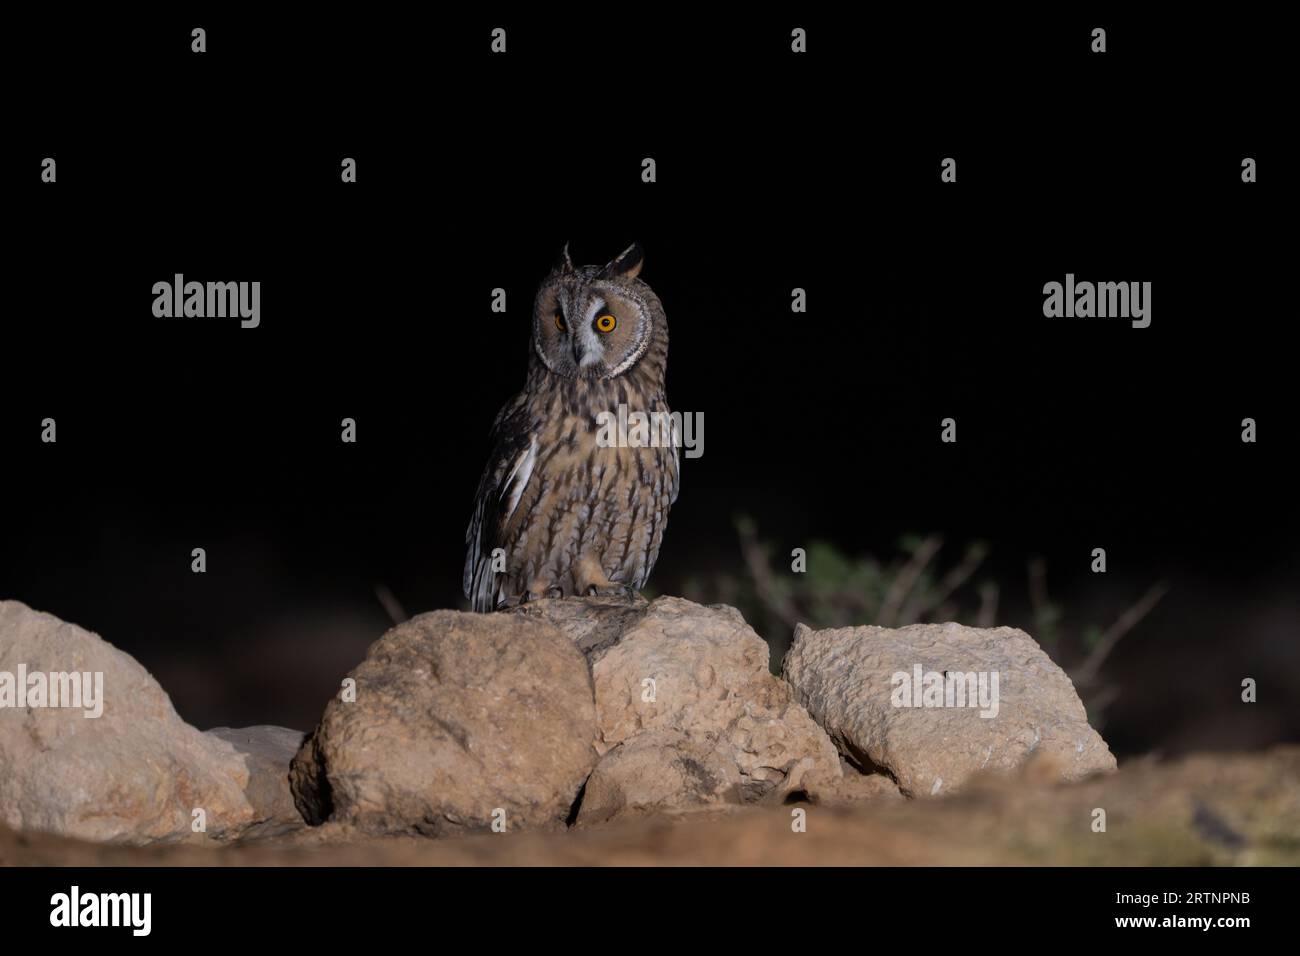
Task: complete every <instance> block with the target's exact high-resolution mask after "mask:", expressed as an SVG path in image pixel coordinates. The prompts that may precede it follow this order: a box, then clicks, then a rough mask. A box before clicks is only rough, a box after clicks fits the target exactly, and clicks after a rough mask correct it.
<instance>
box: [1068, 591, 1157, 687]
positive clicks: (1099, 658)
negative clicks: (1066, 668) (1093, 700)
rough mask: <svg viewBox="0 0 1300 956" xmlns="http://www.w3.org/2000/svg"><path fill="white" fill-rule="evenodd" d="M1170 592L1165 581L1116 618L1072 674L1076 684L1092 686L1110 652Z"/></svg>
mask: <svg viewBox="0 0 1300 956" xmlns="http://www.w3.org/2000/svg"><path fill="white" fill-rule="evenodd" d="M1168 591H1169V586H1168V585H1167V584H1166V583H1165V582H1164V581H1161V582H1160V583H1159V584H1156V585H1153V586H1152V587H1151V588H1150V589H1149V590H1148V591H1147V593H1146V594H1144V595H1142V597H1141V598H1140V599H1139V600H1138V601H1137V603H1135V604H1134V605H1132V606H1131V607H1130V608H1129V609H1128V610H1127V611H1125V612H1124V613H1123V614H1121V615H1120V616H1119V617H1118V618H1116V619H1115V623H1114V624H1112V625H1111V626H1110V627H1108V628H1107V629H1106V632H1105V633H1104V634H1102V636H1101V639H1100V640H1099V641H1097V644H1096V646H1095V647H1093V649H1092V651H1091V652H1089V654H1088V656H1087V657H1086V658H1085V659H1084V662H1083V664H1081V665H1080V666H1079V667H1077V668H1076V669H1075V670H1074V671H1073V672H1072V673H1071V674H1070V676H1071V677H1072V678H1073V679H1074V681H1075V683H1076V684H1090V683H1092V682H1093V681H1095V680H1096V679H1097V674H1098V672H1099V671H1100V670H1101V665H1102V664H1103V663H1105V661H1106V657H1107V656H1108V655H1109V654H1110V652H1111V651H1113V650H1114V649H1115V645H1116V644H1118V643H1119V642H1120V639H1121V638H1122V637H1124V635H1125V634H1127V633H1128V632H1129V631H1131V630H1133V628H1134V627H1136V626H1137V624H1138V622H1140V621H1141V620H1142V618H1144V617H1146V616H1147V615H1148V614H1150V613H1151V609H1152V608H1154V607H1155V606H1156V605H1157V604H1159V603H1160V599H1161V598H1162V597H1164V596H1165V594H1166V593H1167V592H1168Z"/></svg>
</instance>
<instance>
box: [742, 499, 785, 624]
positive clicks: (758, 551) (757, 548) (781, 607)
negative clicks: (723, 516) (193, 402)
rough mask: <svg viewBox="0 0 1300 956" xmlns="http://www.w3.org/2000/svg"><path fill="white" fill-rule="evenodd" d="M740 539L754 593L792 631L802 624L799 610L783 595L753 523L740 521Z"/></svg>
mask: <svg viewBox="0 0 1300 956" xmlns="http://www.w3.org/2000/svg"><path fill="white" fill-rule="evenodd" d="M736 531H737V534H738V536H739V538H740V554H741V557H743V558H744V559H745V567H746V568H747V569H748V570H749V576H750V577H751V578H752V579H753V581H754V592H755V593H756V594H757V595H758V599H759V600H760V601H762V602H763V605H764V607H766V608H767V609H768V610H769V611H771V612H772V613H773V614H775V615H776V616H777V617H778V618H780V620H781V621H782V623H784V624H785V625H786V626H787V627H789V628H790V629H791V630H793V629H794V627H795V625H797V624H799V623H800V617H801V615H800V614H799V609H798V608H797V607H795V605H794V602H792V601H791V600H790V599H789V598H788V597H787V596H786V595H784V594H782V593H781V589H780V587H779V586H778V585H777V583H776V577H775V575H773V573H772V566H771V565H770V564H768V561H767V552H765V551H764V550H763V545H762V544H761V543H760V542H759V540H758V533H757V531H756V530H755V528H754V524H753V522H752V521H740V522H737V526H736Z"/></svg>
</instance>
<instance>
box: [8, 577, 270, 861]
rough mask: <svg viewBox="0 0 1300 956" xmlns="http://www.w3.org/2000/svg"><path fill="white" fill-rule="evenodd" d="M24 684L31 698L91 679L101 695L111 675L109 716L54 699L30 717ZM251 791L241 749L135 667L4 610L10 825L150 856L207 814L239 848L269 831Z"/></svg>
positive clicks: (62, 626) (52, 622)
mask: <svg viewBox="0 0 1300 956" xmlns="http://www.w3.org/2000/svg"><path fill="white" fill-rule="evenodd" d="M22 673H25V674H26V675H28V676H27V680H26V681H25V682H21V683H25V684H26V688H25V689H26V691H27V692H28V693H29V694H30V692H31V691H33V690H35V689H37V688H38V687H39V685H40V684H51V685H53V684H55V683H59V684H60V685H61V682H60V681H49V680H48V677H47V675H49V674H51V673H57V674H69V675H71V674H77V675H80V674H83V673H84V674H90V675H92V676H91V678H90V684H89V687H90V689H91V691H92V694H93V693H94V690H95V687H96V684H97V682H98V680H99V678H97V677H96V676H95V675H102V706H103V710H102V714H100V716H98V717H88V716H86V708H85V707H84V706H82V707H76V708H69V707H62V706H60V707H53V706H48V705H49V704H50V703H52V700H51V698H50V697H48V696H47V697H45V698H44V699H43V704H42V705H40V706H32V704H33V700H32V699H31V698H30V697H28V699H27V700H26V701H24V703H26V704H27V705H28V706H18V704H19V700H18V698H17V692H18V684H19V683H20V681H19V680H18V678H19V677H20V676H21V674H22ZM32 675H41V676H40V677H39V678H34V677H33V676H32ZM33 681H35V683H33ZM64 689H67V688H63V687H62V686H61V692H62V690H64ZM81 703H82V704H83V705H84V704H85V703H86V701H85V700H84V699H83V700H82V701H81ZM93 709H95V708H92V711H93ZM247 784H248V770H247V769H246V766H245V763H244V761H243V759H241V758H240V756H239V755H238V754H237V753H236V752H235V750H234V748H233V747H231V745H230V744H228V743H226V742H224V741H222V740H219V739H217V738H214V737H209V736H207V735H205V734H203V733H201V732H199V731H198V730H197V729H195V728H194V727H191V726H190V725H189V724H187V723H185V722H184V721H183V720H181V718H180V717H179V716H178V715H177V713H176V710H175V708H173V707H172V703H171V700H170V698H168V696H167V694H166V693H165V692H164V691H163V689H162V688H161V687H159V686H158V683H157V681H155V680H154V679H153V678H152V677H151V676H150V675H149V672H148V671H146V670H145V669H144V668H143V667H141V666H140V664H139V663H138V662H137V661H136V660H135V659H134V658H132V657H131V656H130V655H128V654H124V653H123V652H122V651H119V650H118V649H116V648H115V647H113V646H112V645H111V644H108V643H107V642H105V641H104V640H102V639H101V638H100V637H99V636H98V635H96V634H92V633H90V632H89V631H85V630H82V629H81V628H80V627H77V626H76V625H75V624H67V623H64V622H63V621H61V620H59V619H58V618H56V617H54V616H52V615H49V614H43V613H41V612H39V611H33V610H32V609H31V608H29V607H27V606H26V605H24V604H20V603H19V602H17V601H0V822H3V823H5V824H7V825H8V826H10V827H12V828H14V829H16V830H28V831H33V830H35V831H45V832H51V833H58V834H62V835H65V836H73V837H80V838H82V839H86V840H98V841H111V842H120V843H132V844H142V843H147V842H150V841H155V840H177V839H188V838H193V837H194V832H193V829H192V822H193V821H194V819H195V814H194V811H195V810H200V809H201V810H203V811H204V813H203V817H204V818H205V821H206V833H207V836H209V837H216V838H224V837H231V836H235V835H238V834H239V833H240V832H241V831H242V830H244V829H245V828H247V827H248V826H251V825H253V824H255V823H257V822H258V820H259V817H258V813H257V810H256V809H255V808H254V807H253V806H252V805H251V804H250V803H249V801H248V800H247V799H246V797H245V793H244V788H245V787H246V786H247Z"/></svg>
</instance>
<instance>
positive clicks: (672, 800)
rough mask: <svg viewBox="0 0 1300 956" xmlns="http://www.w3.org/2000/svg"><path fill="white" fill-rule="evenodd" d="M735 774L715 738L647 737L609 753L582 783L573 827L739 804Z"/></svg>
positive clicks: (672, 733)
mask: <svg viewBox="0 0 1300 956" xmlns="http://www.w3.org/2000/svg"><path fill="white" fill-rule="evenodd" d="M740 792H741V778H740V769H739V768H738V767H737V766H736V761H735V760H734V759H733V758H732V756H731V754H730V753H729V747H728V746H727V744H726V743H725V742H723V741H719V740H718V739H717V738H713V739H709V738H701V737H694V736H691V735H690V734H683V733H679V732H678V731H672V730H667V731H665V730H658V731H649V732H647V733H643V734H636V735H635V736H633V737H631V738H629V739H628V740H625V741H623V743H621V744H619V745H618V746H617V747H615V748H614V749H613V750H610V751H609V752H608V753H607V754H605V756H604V757H602V758H601V760H600V763H598V764H597V765H596V769H595V770H593V771H592V774H591V776H590V777H589V778H588V780H587V786H586V789H585V790H584V791H583V795H582V808H581V809H580V810H579V812H578V819H577V822H578V824H579V825H586V824H590V823H603V822H604V821H606V820H610V819H613V818H614V817H621V816H633V815H640V814H645V813H651V812H660V813H672V812H677V811H682V810H694V809H699V808H706V807H713V806H716V805H720V804H739V803H740Z"/></svg>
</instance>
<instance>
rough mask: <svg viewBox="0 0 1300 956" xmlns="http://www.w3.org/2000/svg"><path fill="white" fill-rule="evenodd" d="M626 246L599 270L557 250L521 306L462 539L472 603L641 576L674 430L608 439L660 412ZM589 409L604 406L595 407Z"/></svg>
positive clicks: (658, 377) (493, 603)
mask: <svg viewBox="0 0 1300 956" xmlns="http://www.w3.org/2000/svg"><path fill="white" fill-rule="evenodd" d="M641 265H642V253H641V247H640V246H639V245H636V244H634V245H632V246H631V247H630V248H629V249H627V250H626V251H625V252H624V253H623V254H622V255H620V256H619V257H618V258H616V259H614V260H613V261H612V262H610V263H608V264H607V265H605V266H603V267H597V266H582V267H575V266H574V265H573V262H572V260H570V258H569V253H568V247H567V246H566V247H565V251H564V255H563V257H562V259H561V260H560V263H559V264H558V265H557V266H556V267H555V268H554V269H553V270H552V271H551V273H550V275H548V276H547V277H546V279H545V281H543V283H542V286H541V288H540V289H539V290H538V292H537V298H536V300H535V302H534V305H533V328H532V348H531V349H530V354H529V365H528V378H527V382H526V384H525V386H524V390H523V391H522V392H520V393H519V394H518V395H516V396H515V397H514V398H513V399H511V400H510V401H509V402H507V403H506V406H505V407H504V408H503V409H501V412H500V414H498V415H497V418H496V422H495V423H494V424H493V427H492V446H493V447H492V453H491V455H490V457H489V458H488V463H487V467H486V468H485V469H484V471H483V478H482V480H481V481H480V482H479V486H478V494H477V495H476V497H475V501H474V514H473V516H472V517H471V519H470V523H469V530H468V531H467V532H466V535H465V540H466V545H467V554H466V556H465V574H464V578H463V582H462V583H463V586H464V590H465V596H466V597H467V598H469V599H470V602H471V604H472V606H473V609H474V610H475V611H491V610H495V609H497V608H501V607H508V606H512V605H515V604H519V603H523V602H526V601H531V600H536V599H538V598H541V597H566V596H569V595H575V594H576V595H588V594H601V595H609V594H629V595H630V594H631V593H633V592H634V591H636V590H638V589H640V588H641V587H642V586H644V584H645V582H646V579H647V578H649V576H650V571H651V570H652V569H653V568H654V564H655V559H656V558H657V557H658V556H659V545H660V543H661V542H662V541H663V535H664V528H665V526H666V525H667V523H668V509H669V508H670V507H671V506H672V504H673V502H674V501H676V500H677V489H678V469H679V459H678V450H679V449H678V442H677V441H676V440H675V439H676V432H675V431H673V432H671V433H669V432H668V431H667V430H666V429H665V430H656V429H654V428H652V429H650V430H649V432H650V435H649V437H650V440H649V441H646V440H644V439H645V437H646V435H645V431H644V430H641V432H640V433H639V434H640V440H633V441H627V442H624V441H619V440H617V437H616V440H615V441H613V442H611V441H610V440H609V439H610V437H611V435H614V436H618V435H619V430H618V429H617V427H613V428H611V427H610V426H609V418H606V416H611V417H612V419H613V420H615V421H617V420H618V419H619V416H620V406H622V408H623V412H622V414H623V416H624V417H623V420H624V421H626V420H627V417H628V416H634V415H636V414H637V413H641V414H644V415H645V416H647V418H648V419H650V420H652V421H655V422H660V423H662V422H666V421H668V417H667V416H668V414H669V409H668V403H667V400H666V398H665V396H664V372H665V370H666V368H667V363H668V323H667V320H666V319H665V317H664V311H663V306H662V305H661V304H660V302H659V299H658V297H657V296H656V295H655V294H654V292H652V291H651V289H650V287H649V286H648V285H646V284H645V282H643V281H641V280H640V279H639V278H637V276H638V274H639V273H640V271H641ZM602 413H604V414H603V415H602Z"/></svg>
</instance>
